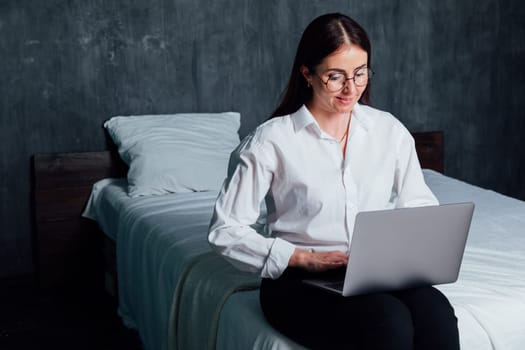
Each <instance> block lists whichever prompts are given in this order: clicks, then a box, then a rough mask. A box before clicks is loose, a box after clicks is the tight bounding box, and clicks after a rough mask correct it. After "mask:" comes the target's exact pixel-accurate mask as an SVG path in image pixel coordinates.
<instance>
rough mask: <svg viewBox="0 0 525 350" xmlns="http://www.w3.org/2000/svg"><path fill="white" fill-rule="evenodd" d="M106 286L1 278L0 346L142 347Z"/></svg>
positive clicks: (128, 349)
mask: <svg viewBox="0 0 525 350" xmlns="http://www.w3.org/2000/svg"><path fill="white" fill-rule="evenodd" d="M116 309H117V306H116V300H115V298H113V297H110V296H109V295H108V294H107V293H105V292H104V291H103V290H87V289H84V290H83V291H78V290H76V291H75V290H65V289H63V288H62V289H47V290H44V289H42V288H39V287H37V286H36V283H35V282H34V281H33V280H32V278H30V277H24V278H15V279H13V278H11V279H9V280H0V349H2V350H14V349H16V350H19V349H90V350H91V349H126V350H141V349H142V347H141V344H140V340H139V337H138V335H137V333H136V332H135V331H133V330H130V329H128V328H126V327H124V326H123V325H122V323H121V321H120V319H119V317H118V316H117V312H116Z"/></svg>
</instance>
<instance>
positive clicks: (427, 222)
mask: <svg viewBox="0 0 525 350" xmlns="http://www.w3.org/2000/svg"><path fill="white" fill-rule="evenodd" d="M473 212H474V203H457V204H445V205H440V206H427V207H416V208H402V209H392V210H380V211H368V212H360V213H358V214H357V216H356V220H355V225H354V232H353V236H352V243H351V245H350V253H349V257H348V265H347V268H346V274H345V275H344V276H343V275H341V276H339V280H333V279H332V280H309V279H308V280H304V282H305V283H308V284H311V285H314V286H317V287H320V288H325V289H327V290H330V291H332V292H336V293H339V294H342V295H343V296H353V295H359V294H368V293H375V292H383V291H393V290H399V289H405V288H410V287H416V286H424V285H435V284H443V283H452V282H455V281H456V280H457V278H458V275H459V268H460V265H461V260H462V259H463V252H464V250H465V244H466V241H467V235H468V231H469V228H470V222H471V220H472V214H473Z"/></svg>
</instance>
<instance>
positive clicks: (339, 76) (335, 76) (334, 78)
mask: <svg viewBox="0 0 525 350" xmlns="http://www.w3.org/2000/svg"><path fill="white" fill-rule="evenodd" d="M342 78H343V75H342V74H332V75H329V76H328V80H331V81H338V80H341V79H342Z"/></svg>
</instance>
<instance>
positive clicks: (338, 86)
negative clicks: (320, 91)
mask: <svg viewBox="0 0 525 350" xmlns="http://www.w3.org/2000/svg"><path fill="white" fill-rule="evenodd" d="M373 74H374V71H373V70H372V69H370V68H368V67H363V68H359V69H358V70H357V71H356V72H355V73H354V76H353V77H351V78H347V77H346V75H345V74H343V73H332V74H330V75H328V79H327V80H326V81H324V80H323V78H321V77H320V76H318V77H319V79H320V80H321V81H322V82H323V83H324V84H325V85H326V89H327V90H328V91H330V92H338V91H341V90H343V89H344V87H345V85H346V82H347V81H348V80H353V81H354V84H355V86H360V87H361V86H365V85H366V84H367V83H368V80H369V79H370V78H371V77H372V75H373Z"/></svg>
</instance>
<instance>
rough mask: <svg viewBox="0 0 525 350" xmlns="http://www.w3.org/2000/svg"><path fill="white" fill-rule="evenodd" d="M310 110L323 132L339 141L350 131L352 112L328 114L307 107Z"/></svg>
mask: <svg viewBox="0 0 525 350" xmlns="http://www.w3.org/2000/svg"><path fill="white" fill-rule="evenodd" d="M307 107H308V110H309V111H310V113H311V114H312V115H313V117H314V118H315V120H316V121H317V124H319V127H320V128H321V130H323V131H324V132H326V133H327V134H329V135H330V136H332V137H333V138H335V139H336V140H339V139H340V138H341V137H343V136H344V134H345V133H346V132H347V131H348V124H349V123H350V118H351V115H352V112H351V111H350V112H345V113H326V112H324V111H322V110H318V109H315V108H312V107H311V106H309V105H307Z"/></svg>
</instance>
